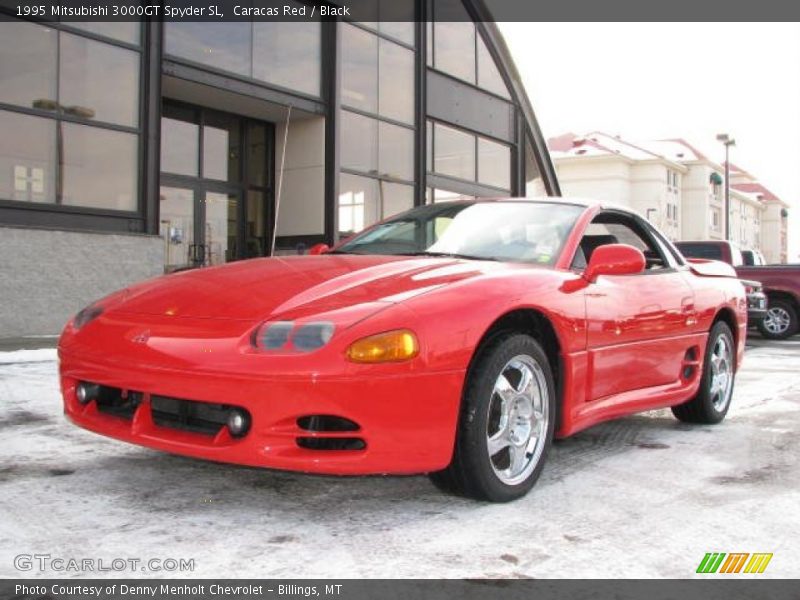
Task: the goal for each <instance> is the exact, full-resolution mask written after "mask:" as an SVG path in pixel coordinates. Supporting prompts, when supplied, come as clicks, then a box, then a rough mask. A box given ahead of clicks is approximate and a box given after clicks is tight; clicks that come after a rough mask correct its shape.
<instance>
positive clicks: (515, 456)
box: [430, 332, 556, 502]
mask: <svg viewBox="0 0 800 600" xmlns="http://www.w3.org/2000/svg"><path fill="white" fill-rule="evenodd" d="M555 402H556V391H555V384H554V381H553V374H552V369H551V367H550V363H549V361H548V360H547V355H546V354H545V352H544V350H543V349H542V347H541V345H540V344H539V342H537V341H536V340H535V339H533V338H532V337H530V336H528V335H524V334H520V333H513V332H507V333H502V334H500V335H498V336H496V337H495V338H493V339H492V340H490V341H489V342H488V343H487V344H486V345H485V346H484V347H483V348H481V349H480V350H479V352H478V356H477V357H476V359H475V362H474V364H473V366H472V368H471V369H470V371H469V374H468V375H467V381H466V385H465V390H464V398H463V401H462V407H461V414H460V417H459V423H458V431H457V432H456V446H455V450H454V452H453V460H452V462H451V463H450V466H449V467H447V469H445V470H444V471H439V472H438V473H432V474H431V475H430V477H431V480H432V481H433V483H434V485H436V487H438V488H439V489H441V490H444V491H447V492H450V493H457V494H461V495H464V496H468V497H470V498H475V499H477V500H489V501H491V502H508V501H510V500H515V499H517V498H520V497H521V496H524V495H525V494H527V493H528V491H529V490H530V489H531V488H532V487H533V485H534V483H536V480H537V479H538V478H539V475H540V474H541V472H542V469H543V467H544V462H545V459H546V457H547V452H548V450H549V449H550V446H551V444H552V440H553V432H554V429H555V421H556V419H555V415H556V412H555V408H556V404H555Z"/></svg>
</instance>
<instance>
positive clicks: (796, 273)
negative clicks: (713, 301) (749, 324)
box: [676, 241, 800, 340]
mask: <svg viewBox="0 0 800 600" xmlns="http://www.w3.org/2000/svg"><path fill="white" fill-rule="evenodd" d="M676 246H678V248H679V249H680V251H681V252H682V253H683V254H684V255H685V256H687V257H697V258H710V259H714V260H721V261H724V262H726V263H728V264H729V265H733V267H734V268H735V269H736V273H737V274H738V275H739V277H741V278H743V279H747V280H754V281H760V282H761V284H762V285H763V287H764V293H765V294H766V295H767V312H766V315H765V316H764V318H763V319H761V320H760V321H759V322H758V323H757V325H758V330H759V331H760V332H761V334H762V335H763V336H764V337H767V338H770V339H776V340H782V339H785V338H788V337H790V336H792V335H794V334H796V333H798V331H800V325H799V324H798V315H800V265H797V264H794V265H753V266H746V265H745V264H744V260H743V259H742V253H741V252H740V250H739V249H738V248H737V247H736V245H735V244H733V243H732V242H725V241H702V242H678V243H677V244H676Z"/></svg>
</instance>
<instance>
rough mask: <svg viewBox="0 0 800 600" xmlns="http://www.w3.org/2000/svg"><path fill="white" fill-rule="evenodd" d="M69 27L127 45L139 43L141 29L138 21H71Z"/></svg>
mask: <svg viewBox="0 0 800 600" xmlns="http://www.w3.org/2000/svg"><path fill="white" fill-rule="evenodd" d="M67 25H69V26H70V27H75V28H77V29H82V30H83V31H88V32H90V33H94V34H96V35H104V36H106V37H109V38H113V39H115V40H118V41H120V42H126V43H128V44H136V45H137V46H138V45H139V44H140V43H141V42H140V41H141V35H142V34H141V28H140V23H139V22H138V21H118V22H99V21H98V22H93V21H72V22H69V23H67Z"/></svg>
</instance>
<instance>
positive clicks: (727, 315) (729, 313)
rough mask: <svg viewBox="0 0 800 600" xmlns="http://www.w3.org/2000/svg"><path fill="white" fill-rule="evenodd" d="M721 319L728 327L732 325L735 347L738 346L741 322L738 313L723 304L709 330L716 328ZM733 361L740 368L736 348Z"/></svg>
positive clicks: (735, 366)
mask: <svg viewBox="0 0 800 600" xmlns="http://www.w3.org/2000/svg"><path fill="white" fill-rule="evenodd" d="M720 321H722V322H724V323H725V324H726V325H727V326H728V327H730V330H731V334H732V335H733V346H734V348H737V347H738V345H739V335H740V331H739V323H738V322H737V321H736V313H735V312H734V311H733V309H732V308H731V307H730V306H723V307H722V308H720V309H719V310H718V311H717V314H716V315H714V320H713V321H712V322H711V327H709V328H708V330H709V332H710V331H711V329H713V328H714V325H716V324H717V323H719V322H720ZM709 335H710V334H709ZM733 362H734V368H735V369H736V370H738V369H739V364H738V363H739V361H738V360H737V353H736V351H735V350H734V352H733Z"/></svg>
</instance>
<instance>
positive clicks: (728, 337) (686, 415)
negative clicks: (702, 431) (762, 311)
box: [672, 321, 736, 425]
mask: <svg viewBox="0 0 800 600" xmlns="http://www.w3.org/2000/svg"><path fill="white" fill-rule="evenodd" d="M720 339H722V340H723V341H724V343H726V344H727V346H728V349H729V351H730V361H731V363H730V371H729V373H730V378H731V381H730V389H729V390H728V391H727V392H726V396H727V399H726V400H725V401H724V404H722V403H721V401H720V400H717V402H715V399H717V398H718V394H717V393H714V391H713V390H712V383H713V381H714V373H713V371H714V367H713V364H712V355H713V354H714V352H715V349H716V348H717V344H718V343H719V342H720ZM735 377H736V346H735V344H734V340H733V333H731V328H730V327H729V326H728V324H727V323H725V322H724V321H717V322H716V323H715V324H714V326H713V327H712V328H711V331H710V332H709V334H708V344H707V345H706V352H705V357H704V358H703V375H702V377H701V379H700V389H699V390H698V391H697V395H696V396H695V397H694V398H692V399H691V400H689V401H688V402H685V403H684V404H681V405H679V406H673V407H672V414H673V415H675V417H677V418H678V420H680V421H683V422H685V423H703V424H706V425H713V424H715V423H719V422H720V421H722V420H723V419H724V418H725V415H727V414H728V409H729V408H730V406H731V397H732V396H733V387H734V383H735Z"/></svg>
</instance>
